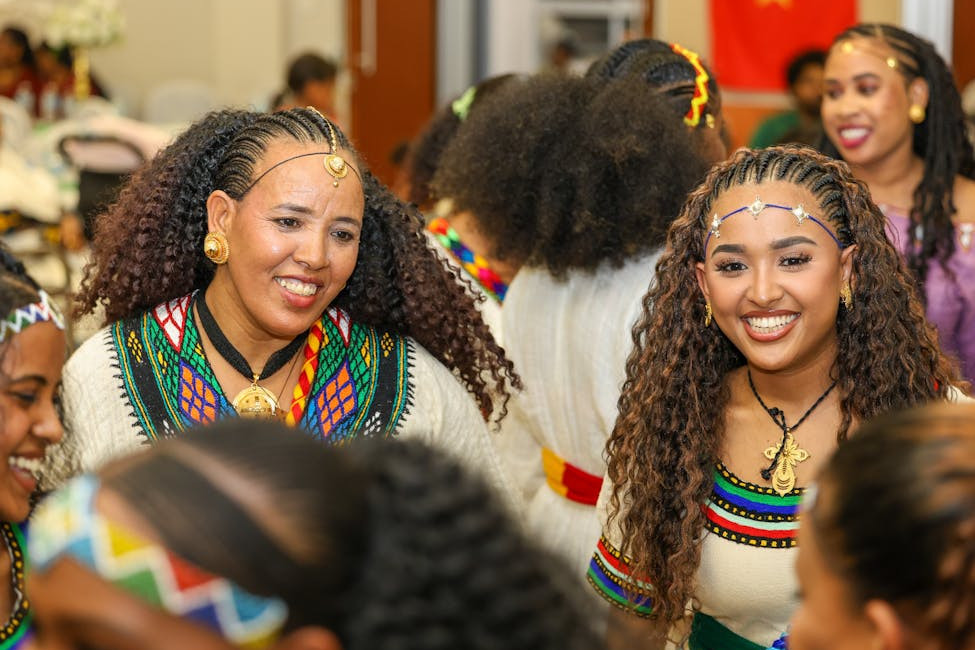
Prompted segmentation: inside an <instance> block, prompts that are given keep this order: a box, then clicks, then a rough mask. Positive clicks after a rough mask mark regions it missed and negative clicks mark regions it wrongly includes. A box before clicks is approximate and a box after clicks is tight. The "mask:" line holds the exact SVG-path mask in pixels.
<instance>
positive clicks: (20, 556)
mask: <svg viewBox="0 0 975 650" xmlns="http://www.w3.org/2000/svg"><path fill="white" fill-rule="evenodd" d="M0 529H2V530H3V538H4V542H5V543H6V546H7V552H8V553H9V554H10V582H11V586H12V587H13V592H14V607H13V611H12V612H11V614H10V618H9V619H7V623H6V624H5V625H3V626H2V627H0V649H3V650H7V649H10V648H16V647H18V646H19V645H20V644H21V642H22V641H23V640H24V639H25V638H26V635H27V633H28V630H29V628H30V619H31V610H30V601H29V600H28V599H27V597H26V596H25V595H24V572H25V571H26V569H27V560H26V558H25V557H24V547H25V545H24V536H23V533H22V532H21V530H20V529H19V528H18V527H17V526H16V525H15V524H11V523H8V522H3V523H0Z"/></svg>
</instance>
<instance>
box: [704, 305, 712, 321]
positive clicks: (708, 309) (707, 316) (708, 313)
mask: <svg viewBox="0 0 975 650" xmlns="http://www.w3.org/2000/svg"><path fill="white" fill-rule="evenodd" d="M704 327H711V303H710V302H705V303H704Z"/></svg>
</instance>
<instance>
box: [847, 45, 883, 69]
mask: <svg viewBox="0 0 975 650" xmlns="http://www.w3.org/2000/svg"><path fill="white" fill-rule="evenodd" d="M840 50H842V51H843V53H844V54H850V53H852V52H856V51H857V48H856V46H854V45H853V43H852V42H851V41H843V44H842V45H840ZM860 51H862V52H864V53H865V54H870V55H872V56H876V57H878V58H880V59H883V62H884V63H885V64H886V65H887V67H888V68H890V69H891V70H896V69H897V59H896V58H895V57H892V56H883V55H882V54H878V53H876V52H870V51H869V50H860Z"/></svg>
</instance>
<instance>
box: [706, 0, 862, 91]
mask: <svg viewBox="0 0 975 650" xmlns="http://www.w3.org/2000/svg"><path fill="white" fill-rule="evenodd" d="M856 22H857V2H856V0H826V1H825V2H824V1H823V0H711V61H710V62H711V64H712V67H713V69H714V71H715V74H716V75H717V77H718V83H720V84H721V86H722V88H728V89H733V90H746V91H748V90H750V91H769V90H784V89H785V87H786V83H785V69H786V66H787V65H788V64H789V61H790V60H791V59H792V57H794V56H795V55H797V54H799V53H800V52H803V51H805V50H810V49H817V48H818V49H823V50H825V49H826V48H828V47H829V45H830V43H832V42H833V37H834V36H836V35H837V34H838V33H840V32H841V31H843V30H844V29H846V28H847V27H849V26H851V25H853V24H855V23H856Z"/></svg>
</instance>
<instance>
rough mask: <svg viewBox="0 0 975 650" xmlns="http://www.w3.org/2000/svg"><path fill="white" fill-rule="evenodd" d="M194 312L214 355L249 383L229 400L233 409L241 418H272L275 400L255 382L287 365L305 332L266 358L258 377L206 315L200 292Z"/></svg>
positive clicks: (204, 300)
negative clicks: (214, 352) (213, 349)
mask: <svg viewBox="0 0 975 650" xmlns="http://www.w3.org/2000/svg"><path fill="white" fill-rule="evenodd" d="M196 311H197V313H198V314H199V315H200V323H201V324H202V325H203V331H205V332H206V334H207V337H209V339H210V342H211V343H213V347H215V348H216V349H217V352H219V353H220V356H221V357H223V358H224V360H225V361H226V362H227V363H229V364H230V366H231V367H232V368H233V369H234V370H236V371H237V372H239V373H240V374H242V375H243V376H245V377H247V378H248V379H250V380H251V382H252V383H251V385H250V386H248V387H247V388H245V389H244V390H242V391H240V392H239V393H237V396H236V397H235V398H234V401H233V405H234V409H236V410H237V412H238V413H240V414H241V415H244V416H249V417H274V416H276V415H277V414H278V412H279V411H278V400H277V398H276V397H275V395H274V393H272V392H271V391H269V390H267V389H266V388H264V387H263V386H258V385H257V382H259V381H263V380H265V379H267V378H268V377H270V376H271V375H273V374H274V373H276V372H277V371H278V370H280V369H281V368H283V367H284V364H286V363H288V360H289V359H291V358H292V357H294V356H295V354H296V353H297V352H298V349H299V348H300V347H301V345H302V343H304V341H305V338H306V337H307V332H306V333H303V334H299V335H298V336H296V337H295V338H294V339H292V341H291V343H288V344H287V345H286V346H284V347H283V348H281V349H280V350H278V351H277V352H275V353H274V354H272V355H271V356H270V357H269V358H268V360H267V363H265V364H264V369H263V370H261V372H260V374H258V373H256V372H254V371H253V370H252V369H251V366H250V364H249V363H247V359H245V358H244V355H242V354H241V353H240V351H238V350H237V348H235V347H234V346H233V344H232V343H231V342H230V341H228V340H227V337H226V336H225V335H224V333H223V331H222V330H221V329H220V325H218V324H217V321H216V319H215V318H214V317H213V314H212V313H211V312H210V308H209V307H208V306H207V301H206V296H205V295H204V294H203V293H200V297H199V299H198V300H197V301H196Z"/></svg>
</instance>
